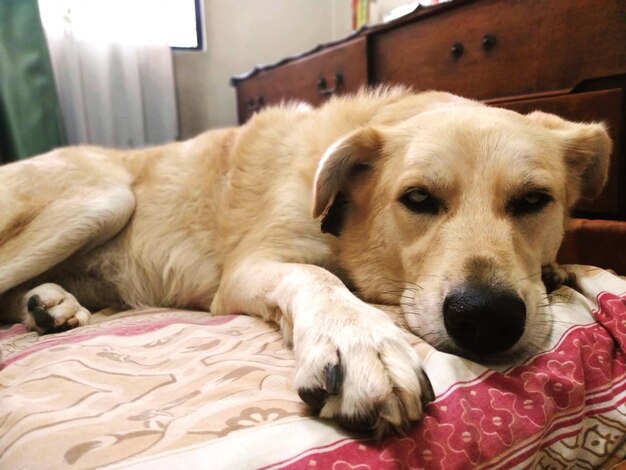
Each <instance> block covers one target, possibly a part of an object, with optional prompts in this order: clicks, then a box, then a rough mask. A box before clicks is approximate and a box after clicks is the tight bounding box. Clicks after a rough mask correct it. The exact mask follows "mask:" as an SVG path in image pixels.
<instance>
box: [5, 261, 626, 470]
mask: <svg viewBox="0 0 626 470" xmlns="http://www.w3.org/2000/svg"><path fill="white" fill-rule="evenodd" d="M573 269H576V270H577V272H578V278H579V284H580V287H581V291H580V292H577V291H574V290H572V289H569V288H566V287H564V288H562V289H560V290H559V291H557V293H556V295H554V296H553V298H552V303H551V309H552V313H553V315H554V320H555V321H554V323H553V328H552V330H551V331H549V332H546V334H549V335H550V340H549V345H548V346H547V348H546V350H545V351H544V352H542V353H541V354H538V355H535V356H533V357H529V358H527V359H526V360H524V361H523V362H521V363H518V364H514V365H509V366H507V367H497V368H494V367H486V366H484V365H479V364H476V363H473V362H471V361H468V360H465V359H461V358H458V357H455V356H451V355H448V354H445V353H441V352H438V351H436V350H434V349H433V348H432V347H430V346H429V345H427V344H425V343H423V342H421V341H419V340H418V339H417V338H416V339H415V347H416V349H417V351H418V353H419V354H420V356H421V357H422V359H423V361H424V364H425V369H426V372H427V374H428V376H429V378H430V380H431V382H432V384H433V388H434V390H435V393H436V396H437V398H436V400H435V401H434V402H433V403H431V404H429V405H428V406H427V407H426V409H425V417H424V420H423V422H422V423H420V424H419V425H416V426H415V427H414V429H412V430H411V431H410V432H408V433H407V434H406V435H405V436H394V437H391V438H389V439H388V440H386V441H384V442H381V443H377V442H375V441H373V440H371V439H370V438H369V437H368V436H363V435H353V434H349V433H346V432H344V431H342V430H341V429H339V428H337V427H335V426H333V425H332V424H331V423H328V422H324V421H321V420H318V419H315V418H312V417H310V416H308V411H307V408H306V407H305V406H304V404H303V403H301V401H300V399H299V398H298V395H297V393H296V392H295V391H294V390H293V388H292V385H291V380H292V374H293V364H294V361H293V353H292V351H290V350H287V349H285V348H284V347H283V344H282V339H281V336H280V334H279V332H278V330H277V328H276V327H275V326H273V325H269V324H266V323H263V322H262V321H260V320H257V319H254V318H251V317H247V316H225V317H211V316H210V315H208V314H207V313H205V312H190V311H182V310H166V309H152V310H141V311H130V312H124V313H121V314H117V315H113V316H108V317H106V316H96V317H95V318H94V320H95V322H94V323H93V324H91V325H89V326H86V327H83V328H79V329H76V330H72V331H68V332H65V333H59V334H54V335H48V336H43V337H38V336H37V335H35V334H34V333H30V332H27V331H25V329H24V328H23V327H22V326H21V325H13V326H7V327H6V328H5V329H3V330H2V331H0V354H1V356H0V468H7V469H8V468H94V467H102V466H112V467H115V468H146V469H148V468H150V469H153V468H179V467H180V468H183V467H184V468H212V469H219V468H228V469H232V468H266V469H269V468H293V469H301V468H311V469H313V468H318V469H328V468H333V469H338V470H343V469H346V470H347V469H354V468H358V469H360V470H361V469H363V470H364V469H369V468H371V469H397V468H406V469H409V468H411V469H412V468H444V469H455V468H459V469H465V468H502V469H510V468H554V469H560V468H577V469H578V468H598V467H601V466H602V467H604V468H611V467H612V466H615V465H617V464H619V463H620V462H621V461H623V459H624V456H625V455H626V438H625V435H626V280H624V279H622V278H619V277H617V276H615V275H613V274H611V273H609V272H607V271H602V270H599V269H595V268H588V267H575V268H573Z"/></svg>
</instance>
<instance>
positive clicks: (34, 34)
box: [0, 0, 66, 162]
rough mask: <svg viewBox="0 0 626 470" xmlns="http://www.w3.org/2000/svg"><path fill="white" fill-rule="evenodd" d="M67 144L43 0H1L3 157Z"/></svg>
mask: <svg viewBox="0 0 626 470" xmlns="http://www.w3.org/2000/svg"><path fill="white" fill-rule="evenodd" d="M65 144H66V137H65V131H64V129H63V121H62V117H61V111H60V108H59V102H58V99H57V94H56V90H55V88H54V76H53V74H52V65H51V63H50V55H49V53H48V46H47V44H46V38H45V36H44V31H43V27H42V25H41V19H40V17H39V8H38V5H37V0H0V156H1V158H2V159H3V160H4V161H5V162H6V161H12V160H17V159H21V158H26V157H30V156H32V155H37V154H39V153H43V152H46V151H48V150H51V149H53V148H55V147H60V146H63V145H65Z"/></svg>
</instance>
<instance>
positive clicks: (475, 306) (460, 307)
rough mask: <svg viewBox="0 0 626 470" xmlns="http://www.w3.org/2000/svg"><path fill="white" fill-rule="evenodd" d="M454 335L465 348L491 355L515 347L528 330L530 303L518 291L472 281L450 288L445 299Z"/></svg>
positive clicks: (448, 323)
mask: <svg viewBox="0 0 626 470" xmlns="http://www.w3.org/2000/svg"><path fill="white" fill-rule="evenodd" d="M443 319H444V324H445V327H446V330H447V332H448V334H449V335H450V337H451V338H452V339H453V340H454V341H455V342H456V343H457V345H458V346H460V347H461V348H463V349H464V350H467V351H469V352H470V353H473V354H478V355H480V356H488V355H490V354H494V353H497V352H502V351H506V350H507V349H509V348H511V347H512V346H513V345H514V344H515V343H516V342H517V340H518V339H519V338H520V337H521V336H522V334H523V333H524V325H525V323H526V305H525V304H524V302H523V300H522V299H521V298H520V297H519V296H518V295H517V294H515V293H514V292H512V291H508V290H497V289H494V288H493V286H487V285H483V284H469V285H464V286H461V287H457V288H455V289H453V290H452V291H450V292H449V293H448V295H447V296H446V298H445V300H444V303H443Z"/></svg>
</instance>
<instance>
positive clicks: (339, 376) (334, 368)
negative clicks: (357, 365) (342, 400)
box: [326, 364, 343, 395]
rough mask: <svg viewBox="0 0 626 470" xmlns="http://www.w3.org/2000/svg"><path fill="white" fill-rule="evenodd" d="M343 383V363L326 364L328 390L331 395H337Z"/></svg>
mask: <svg viewBox="0 0 626 470" xmlns="http://www.w3.org/2000/svg"><path fill="white" fill-rule="evenodd" d="M342 383H343V370H342V368H341V364H335V365H331V364H328V365H327V366H326V391H327V392H328V393H330V394H331V395H337V394H338V393H339V389H340V388H341V384H342Z"/></svg>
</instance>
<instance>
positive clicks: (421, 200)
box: [400, 189, 439, 214]
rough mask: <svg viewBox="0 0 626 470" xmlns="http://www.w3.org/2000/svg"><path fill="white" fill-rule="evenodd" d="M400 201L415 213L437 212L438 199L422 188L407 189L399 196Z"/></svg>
mask: <svg viewBox="0 0 626 470" xmlns="http://www.w3.org/2000/svg"><path fill="white" fill-rule="evenodd" d="M400 202H401V203H402V204H404V206H405V207H406V208H407V209H409V210H410V211H412V212H415V213H417V214H437V213H438V212H439V201H438V200H437V199H436V198H435V197H433V196H432V195H431V194H430V193H428V191H425V190H423V189H411V190H409V191H407V192H406V193H404V194H403V195H402V197H401V198H400Z"/></svg>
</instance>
